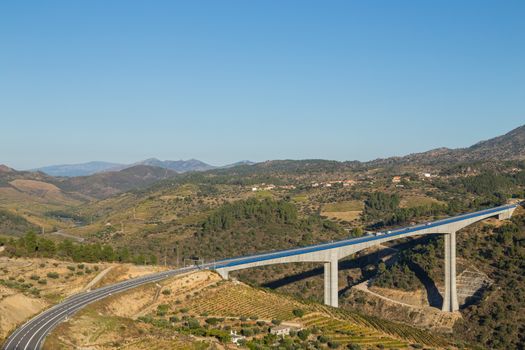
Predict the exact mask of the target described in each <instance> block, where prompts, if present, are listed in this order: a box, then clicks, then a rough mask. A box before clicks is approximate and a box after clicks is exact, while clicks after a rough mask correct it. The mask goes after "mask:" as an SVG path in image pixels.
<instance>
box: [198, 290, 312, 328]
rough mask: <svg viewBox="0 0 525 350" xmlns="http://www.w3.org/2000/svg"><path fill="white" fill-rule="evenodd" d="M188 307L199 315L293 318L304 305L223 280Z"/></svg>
mask: <svg viewBox="0 0 525 350" xmlns="http://www.w3.org/2000/svg"><path fill="white" fill-rule="evenodd" d="M188 307H189V308H190V310H192V311H194V312H195V313H197V314H203V313H207V314H209V315H218V316H233V317H239V316H246V317H255V316H257V318H259V319H265V320H272V319H279V320H290V319H292V318H293V317H294V316H293V313H292V311H293V310H294V309H297V308H301V307H303V305H302V304H301V303H300V302H298V301H295V300H293V299H291V298H286V297H283V296H280V295H278V294H275V293H271V292H266V291H264V290H260V289H255V288H251V287H248V286H246V285H243V284H233V283H222V284H220V285H219V286H217V287H215V288H208V289H207V290H205V291H203V293H201V295H199V297H198V298H197V299H194V300H193V301H192V302H191V304H190V305H189V306H188Z"/></svg>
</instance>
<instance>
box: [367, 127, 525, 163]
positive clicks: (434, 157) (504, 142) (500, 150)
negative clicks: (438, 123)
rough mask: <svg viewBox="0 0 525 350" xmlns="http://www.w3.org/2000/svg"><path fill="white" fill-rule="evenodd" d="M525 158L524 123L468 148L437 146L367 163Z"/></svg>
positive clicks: (452, 161) (454, 161) (456, 161)
mask: <svg viewBox="0 0 525 350" xmlns="http://www.w3.org/2000/svg"><path fill="white" fill-rule="evenodd" d="M491 160H497V161H504V160H525V125H523V126H520V127H518V128H516V129H514V130H512V131H510V132H508V133H506V134H505V135H502V136H498V137H494V138H492V139H489V140H486V141H481V142H478V143H476V144H474V145H472V146H470V147H468V148H458V149H449V148H438V149H434V150H430V151H427V152H423V153H414V154H410V155H407V156H404V157H392V158H387V159H378V160H375V161H372V162H369V163H368V164H369V165H376V166H377V165H382V164H383V165H384V164H399V163H401V164H410V163H412V164H436V165H437V164H444V163H460V162H478V161H491Z"/></svg>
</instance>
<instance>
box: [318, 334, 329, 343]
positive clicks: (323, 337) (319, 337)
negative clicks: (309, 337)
mask: <svg viewBox="0 0 525 350" xmlns="http://www.w3.org/2000/svg"><path fill="white" fill-rule="evenodd" d="M317 340H319V342H320V343H323V344H324V343H328V340H329V339H328V337H326V336H324V335H320V336H318V337H317Z"/></svg>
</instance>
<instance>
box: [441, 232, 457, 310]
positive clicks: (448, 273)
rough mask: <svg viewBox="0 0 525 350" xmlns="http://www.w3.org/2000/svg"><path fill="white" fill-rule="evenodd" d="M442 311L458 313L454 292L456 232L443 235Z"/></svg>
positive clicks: (455, 293) (455, 292)
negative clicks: (443, 276)
mask: <svg viewBox="0 0 525 350" xmlns="http://www.w3.org/2000/svg"><path fill="white" fill-rule="evenodd" d="M441 310H443V311H449V312H453V311H458V310H459V305H458V294H457V290H456V232H455V231H454V232H451V233H447V234H445V294H444V295H443V307H442V309H441Z"/></svg>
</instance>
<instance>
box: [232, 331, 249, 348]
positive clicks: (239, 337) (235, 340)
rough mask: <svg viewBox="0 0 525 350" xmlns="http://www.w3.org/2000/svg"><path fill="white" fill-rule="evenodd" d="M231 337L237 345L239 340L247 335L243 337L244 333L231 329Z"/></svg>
mask: <svg viewBox="0 0 525 350" xmlns="http://www.w3.org/2000/svg"><path fill="white" fill-rule="evenodd" d="M230 337H231V339H232V343H233V344H235V345H239V340H242V339H245V338H246V337H243V336H242V335H239V334H237V332H236V331H230Z"/></svg>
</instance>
